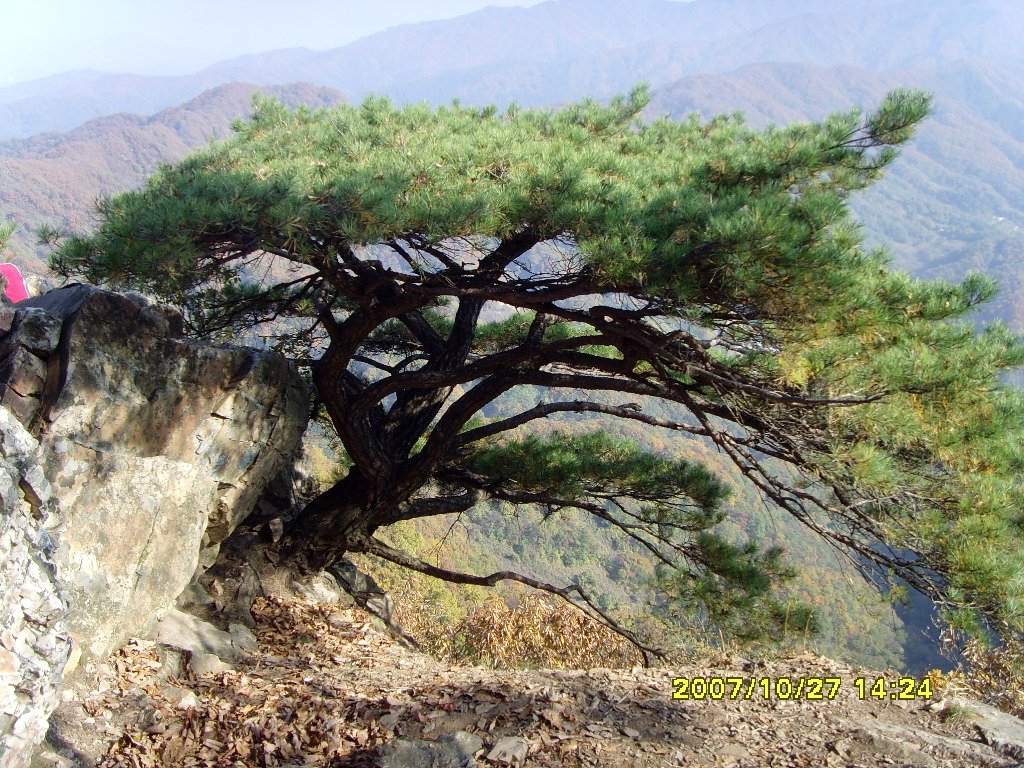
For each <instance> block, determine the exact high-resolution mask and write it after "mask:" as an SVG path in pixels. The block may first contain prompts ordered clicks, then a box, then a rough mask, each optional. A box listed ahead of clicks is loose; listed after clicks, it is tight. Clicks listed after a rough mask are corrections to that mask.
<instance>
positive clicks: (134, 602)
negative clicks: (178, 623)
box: [0, 285, 307, 658]
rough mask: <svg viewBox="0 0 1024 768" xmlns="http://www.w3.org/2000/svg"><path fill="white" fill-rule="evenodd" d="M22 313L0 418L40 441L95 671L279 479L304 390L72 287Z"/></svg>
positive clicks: (293, 444) (247, 352) (168, 321)
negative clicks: (7, 417) (6, 411)
mask: <svg viewBox="0 0 1024 768" xmlns="http://www.w3.org/2000/svg"><path fill="white" fill-rule="evenodd" d="M15 310H16V311H15V312H14V314H13V315H11V313H10V311H8V312H7V315H8V316H7V318H6V319H4V318H3V317H2V316H0V330H3V328H4V327H5V326H9V331H8V332H7V334H6V337H5V338H4V339H3V340H2V341H0V393H2V396H0V403H2V404H4V405H7V406H8V407H9V408H10V410H11V411H12V412H13V413H14V414H15V415H17V417H18V418H19V419H20V420H21V422H22V423H23V424H24V425H25V426H26V427H28V429H29V431H30V432H31V433H32V434H34V435H36V436H37V437H38V439H39V442H40V445H41V448H42V470H43V473H44V475H45V476H46V478H47V479H48V480H49V481H50V482H51V483H52V484H53V486H54V488H55V492H56V495H57V497H58V499H59V507H60V519H59V521H58V523H57V525H56V526H55V528H54V529H53V531H52V533H53V536H54V539H55V540H56V542H57V550H56V554H55V556H56V560H57V564H58V569H59V572H60V574H61V576H60V578H61V580H62V582H63V583H64V586H65V589H66V592H67V597H68V598H69V600H70V603H71V612H70V615H69V625H70V628H71V633H72V635H73V637H74V638H75V640H76V644H77V645H78V646H79V648H80V650H81V651H82V652H83V654H84V655H85V656H86V658H89V657H92V658H102V657H104V656H106V655H107V654H109V653H110V652H111V651H112V650H113V649H114V648H116V647H118V646H119V645H120V644H122V643H123V642H124V641H125V640H126V639H127V638H129V637H131V636H133V635H137V634H139V633H142V632H144V631H145V629H146V628H147V627H148V626H149V625H151V624H152V622H153V621H154V620H155V619H156V617H157V616H158V615H159V614H160V613H162V612H163V611H165V610H167V608H168V607H169V606H171V605H172V604H173V602H174V600H175V598H176V597H177V596H178V595H179V594H180V593H181V592H182V590H183V589H184V588H185V587H186V586H187V585H188V583H189V582H190V580H191V579H192V578H193V575H194V574H195V573H196V571H197V567H202V565H208V564H210V563H211V562H212V561H213V559H214V558H215V557H216V553H217V550H218V547H219V545H220V543H221V542H222V541H223V540H224V539H225V538H226V537H227V536H228V534H230V533H231V531H232V530H233V529H234V528H235V526H236V525H237V524H238V523H239V522H240V521H241V520H243V519H244V518H245V517H246V516H247V515H248V514H249V512H250V511H251V510H252V507H253V505H254V504H255V502H256V500H257V499H258V498H259V495H260V493H261V492H262V490H263V488H264V487H265V486H266V485H267V484H268V483H269V482H270V480H271V479H272V478H274V477H275V476H277V475H278V474H279V473H280V472H281V470H282V468H283V467H284V466H285V464H286V462H287V461H288V460H289V458H290V456H291V454H292V453H293V452H294V451H295V450H296V448H297V446H298V444H299V441H300V438H301V435H302V432H303V431H304V429H305V426H306V420H307V419H306V414H307V395H306V390H305V386H304V384H303V382H302V379H301V377H300V376H299V375H298V373H297V372H296V370H295V368H294V366H292V365H290V364H289V363H288V361H287V360H285V359H284V358H283V357H281V356H279V355H276V354H272V353H267V352H260V351H256V350H252V349H245V348H217V347H212V346H209V345H206V344H202V343H198V342H195V341H191V340H186V339H184V338H183V337H182V323H181V318H180V316H178V315H177V314H176V313H174V312H173V311H172V310H169V309H167V308H164V307H161V306H159V305H154V304H150V303H149V302H147V301H146V300H145V299H143V298H142V297H137V296H124V295H120V294H116V293H111V292H109V291H103V290H100V289H97V288H93V287H90V286H84V285H76V286H70V287H68V288H63V289H59V290H55V291H50V292H49V293H47V294H45V295H43V296H40V297H37V298H33V299H28V300H26V301H23V302H19V304H18V305H17V306H16V308H15Z"/></svg>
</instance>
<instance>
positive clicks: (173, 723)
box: [79, 598, 1017, 768]
mask: <svg viewBox="0 0 1024 768" xmlns="http://www.w3.org/2000/svg"><path fill="white" fill-rule="evenodd" d="M252 613H253V616H254V617H255V619H256V622H257V626H256V628H255V630H254V631H255V634H256V636H257V638H258V646H257V648H255V649H254V650H252V651H250V652H249V653H248V654H247V655H244V656H243V657H242V658H241V659H240V660H239V661H238V662H236V667H237V668H236V669H233V670H230V671H225V672H220V673H216V674H213V673H210V674H205V675H202V676H198V677H195V676H193V677H175V678H172V679H166V675H165V674H164V673H163V672H162V670H163V669H164V668H165V664H164V663H163V659H162V658H161V654H160V649H159V648H158V647H157V646H156V645H155V644H154V643H152V642H147V641H133V642H132V643H129V644H128V645H127V646H125V647H124V648H123V649H121V650H120V651H119V652H118V653H117V654H116V655H115V657H114V659H113V664H112V677H111V679H109V680H106V681H104V682H103V684H101V685H100V686H98V689H97V690H95V691H93V692H92V693H91V694H89V695H86V696H83V697H81V698H80V701H79V706H80V707H81V712H82V717H86V718H88V719H90V720H92V721H93V725H94V727H95V728H96V730H97V733H98V734H99V733H100V731H101V729H105V730H102V734H103V735H104V737H105V739H106V748H105V753H104V754H103V755H102V757H100V759H99V760H98V762H97V766H98V768H123V767H130V768H155V767H156V766H168V767H171V766H182V767H186V766H187V767H188V768H243V767H244V768H247V767H248V766H254V767H259V768H305V767H307V766H310V767H311V766H318V767H321V766H322V767H323V768H342V767H347V766H351V767H352V768H358V767H361V766H377V765H380V760H381V754H382V750H383V749H384V748H385V746H386V745H388V744H389V743H391V742H396V741H397V740H399V739H401V740H412V741H418V740H426V742H428V743H435V740H438V739H442V738H446V737H450V736H452V735H453V734H458V733H460V732H462V733H468V734H472V735H474V736H476V737H479V739H481V740H482V742H483V747H482V748H481V749H480V750H478V751H477V753H476V756H475V764H476V765H479V766H503V765H512V766H529V767H533V766H536V767H538V768H539V767H542V766H543V767H544V768H549V767H550V768H554V766H563V765H564V766H579V767H582V766H609V768H627V767H629V768H631V767H632V766H637V767H638V768H655V767H660V766H705V767H708V768H710V766H716V767H717V766H722V767H727V768H748V767H749V768H755V767H759V768H760V767H763V768H811V767H812V766H814V767H816V768H821V767H823V766H824V767H828V768H831V767H832V766H842V767H843V768H857V767H859V766H864V767H865V768H867V767H868V766H871V767H872V768H873V767H874V766H879V765H898V766H922V767H928V768H931V767H932V766H950V767H951V768H985V767H986V766H991V767H993V768H995V767H997V766H998V767H1003V766H1011V765H1016V764H1017V763H1016V762H1015V761H1014V760H1013V759H1012V758H1011V757H1010V756H1009V755H1005V754H1002V753H1000V752H999V750H998V749H996V748H994V747H991V746H988V745H985V744H983V743H982V742H981V741H980V740H979V739H978V737H977V735H976V733H975V732H974V730H973V729H972V728H971V727H970V725H969V723H962V722H955V721H953V720H950V721H949V722H944V721H943V718H942V717H941V710H942V707H941V706H936V705H935V704H926V703H923V702H903V703H901V704H902V706H900V705H897V704H896V703H894V702H888V701H887V702H877V701H860V700H858V699H857V697H856V695H855V693H854V689H853V686H852V684H851V685H848V686H846V687H844V688H843V689H842V690H841V692H840V694H839V695H838V696H837V697H836V699H835V700H833V701H813V702H811V701H766V700H763V699H757V698H754V699H753V700H751V701H742V700H740V701H710V700H703V701H678V700H677V701H673V700H672V698H671V694H672V684H671V681H672V678H673V677H677V676H690V677H696V676H723V677H724V676H750V675H756V676H758V677H773V678H774V677H779V676H804V677H807V676H812V675H813V676H831V677H842V678H843V679H844V680H850V681H852V679H853V678H854V677H855V676H856V675H858V674H867V675H869V676H870V675H873V674H874V673H871V672H868V671H865V670H860V669H856V668H854V667H850V666H846V665H843V664H841V663H839V662H835V661H832V660H829V659H825V658H823V657H820V656H816V655H813V654H809V653H804V654H799V655H795V656H791V657H788V658H783V659H776V660H771V661H757V662H751V661H748V660H745V659H742V658H739V657H729V656H720V657H718V658H715V659H710V660H708V661H707V662H706V663H705V664H703V665H701V666H694V665H692V664H691V665H689V666H681V667H676V668H671V669H641V668H634V669H624V670H610V669H592V670H585V671H567V670H526V671H506V670H492V669H484V668H480V667H471V666H455V665H450V664H443V663H440V662H438V661H436V660H434V659H432V658H430V657H428V656H425V655H422V654H419V653H416V652H413V651H409V650H407V649H405V648H403V647H402V646H400V645H399V644H398V643H396V642H395V641H394V640H392V639H391V638H390V637H389V636H388V635H386V634H385V633H383V632H382V631H380V630H378V629H377V627H376V626H375V625H374V624H373V622H372V620H371V619H370V618H369V617H368V616H367V614H365V613H362V612H361V611H359V610H357V609H341V608H339V607H338V606H336V605H323V604H312V603H303V602H296V601H284V600H280V599H277V598H261V599H259V600H257V601H256V603H255V604H254V606H253V611H252ZM890 674H893V673H890Z"/></svg>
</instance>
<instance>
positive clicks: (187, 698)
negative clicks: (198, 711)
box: [160, 685, 199, 709]
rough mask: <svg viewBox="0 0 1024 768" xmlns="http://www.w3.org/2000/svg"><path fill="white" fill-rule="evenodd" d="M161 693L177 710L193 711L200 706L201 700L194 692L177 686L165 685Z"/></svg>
mask: <svg viewBox="0 0 1024 768" xmlns="http://www.w3.org/2000/svg"><path fill="white" fill-rule="evenodd" d="M160 693H162V694H163V696H164V698H165V699H167V700H168V701H169V702H171V704H172V705H173V706H174V707H176V708H177V709H191V708H192V707H198V706H199V699H198V698H197V697H196V695H195V694H194V693H193V692H192V691H186V690H185V689H184V688H179V687H178V686H176V685H165V686H163V687H162V688H161V689H160Z"/></svg>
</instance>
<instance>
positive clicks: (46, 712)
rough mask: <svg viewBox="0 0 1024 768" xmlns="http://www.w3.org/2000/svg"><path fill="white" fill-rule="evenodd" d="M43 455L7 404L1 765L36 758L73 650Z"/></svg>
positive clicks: (1, 547)
mask: <svg viewBox="0 0 1024 768" xmlns="http://www.w3.org/2000/svg"><path fill="white" fill-rule="evenodd" d="M41 458H42V457H41V454H40V451H39V445H38V443H37V442H36V440H35V439H34V438H33V437H32V436H31V435H30V434H29V433H28V431H27V430H26V429H25V428H24V427H23V426H22V425H21V424H20V423H19V422H18V421H17V419H15V418H14V417H13V416H12V415H11V413H10V411H8V410H7V409H6V408H2V407H0V768H23V766H27V765H28V764H29V761H30V758H31V754H32V749H33V748H34V747H35V746H36V744H38V743H39V742H40V741H42V739H43V737H44V736H45V735H46V729H47V721H48V720H49V717H50V714H51V713H52V712H53V710H54V709H55V708H56V706H57V704H58V703H59V689H60V685H61V682H62V679H63V672H64V667H65V665H66V663H67V660H68V656H69V655H70V653H71V638H70V636H69V634H68V628H67V623H66V617H67V612H68V606H67V602H66V601H65V599H64V597H63V595H62V592H61V588H60V585H59V584H58V581H57V578H56V573H55V567H54V562H53V555H54V546H53V540H52V539H51V538H50V536H49V534H48V532H47V530H46V526H47V525H48V524H51V525H52V524H53V522H54V520H53V512H54V506H53V503H52V498H51V497H52V489H51V487H50V484H49V483H48V482H47V481H46V479H45V478H44V477H43V475H42V472H41V471H40V466H39V465H40V461H41Z"/></svg>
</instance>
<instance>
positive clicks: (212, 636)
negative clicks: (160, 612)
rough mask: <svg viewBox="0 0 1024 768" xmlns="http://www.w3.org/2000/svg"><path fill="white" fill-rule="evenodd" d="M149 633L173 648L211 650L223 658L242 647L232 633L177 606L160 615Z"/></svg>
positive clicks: (206, 651) (234, 656) (230, 655)
mask: <svg viewBox="0 0 1024 768" xmlns="http://www.w3.org/2000/svg"><path fill="white" fill-rule="evenodd" d="M250 634H251V633H250ZM149 637H150V638H151V639H153V640H156V641H157V642H158V643H162V644H164V645H167V646H170V647H171V648H177V649H179V650H182V651H188V652H189V653H193V654H195V653H210V654H213V655H214V656H217V657H218V658H220V659H222V660H231V659H235V658H237V656H238V651H239V650H240V646H239V645H237V644H236V642H235V638H234V636H233V635H232V634H231V633H228V632H225V631H223V630H221V629H217V627H215V626H213V624H210V623H209V622H206V621H203V620H202V619H199V618H196V617H195V616H193V615H191V614H189V613H185V612H184V611H179V610H177V609H174V610H171V611H168V612H167V613H166V614H165V615H164V616H161V617H160V620H159V621H157V623H156V627H154V629H153V631H152V632H151V633H150V635H149Z"/></svg>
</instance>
